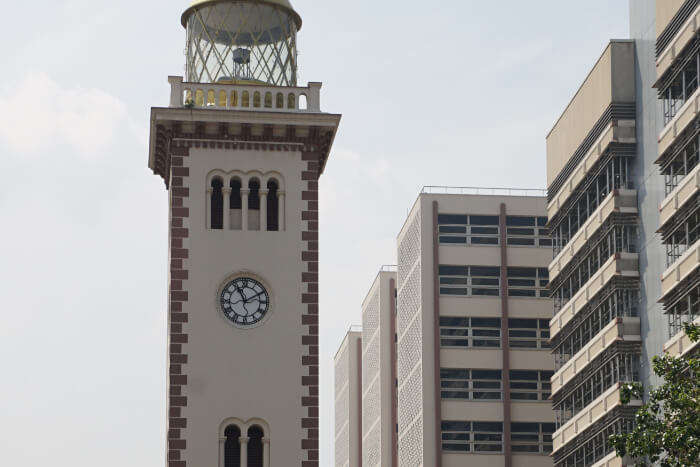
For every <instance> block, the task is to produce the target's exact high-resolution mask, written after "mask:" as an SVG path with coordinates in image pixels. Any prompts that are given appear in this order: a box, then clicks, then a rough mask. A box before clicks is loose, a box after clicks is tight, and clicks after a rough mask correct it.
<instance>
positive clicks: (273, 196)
mask: <svg viewBox="0 0 700 467" xmlns="http://www.w3.org/2000/svg"><path fill="white" fill-rule="evenodd" d="M267 189H268V193H267V230H269V231H272V232H275V231H277V230H279V200H278V199H277V193H278V192H279V185H278V184H277V180H274V179H273V180H270V181H268V182H267Z"/></svg>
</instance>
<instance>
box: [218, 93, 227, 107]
mask: <svg viewBox="0 0 700 467" xmlns="http://www.w3.org/2000/svg"><path fill="white" fill-rule="evenodd" d="M219 107H226V91H219Z"/></svg>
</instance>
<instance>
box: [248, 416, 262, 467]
mask: <svg viewBox="0 0 700 467" xmlns="http://www.w3.org/2000/svg"><path fill="white" fill-rule="evenodd" d="M263 436H264V433H263V430H262V428H260V427H259V426H258V425H253V426H251V427H250V428H248V438H249V441H248V467H262V466H263V445H262V438H263Z"/></svg>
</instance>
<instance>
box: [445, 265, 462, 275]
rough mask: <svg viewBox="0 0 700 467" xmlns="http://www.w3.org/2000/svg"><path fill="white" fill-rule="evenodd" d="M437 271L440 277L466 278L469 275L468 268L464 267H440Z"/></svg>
mask: <svg viewBox="0 0 700 467" xmlns="http://www.w3.org/2000/svg"><path fill="white" fill-rule="evenodd" d="M439 271H440V275H441V276H467V275H469V268H468V267H466V266H448V265H440V268H439Z"/></svg>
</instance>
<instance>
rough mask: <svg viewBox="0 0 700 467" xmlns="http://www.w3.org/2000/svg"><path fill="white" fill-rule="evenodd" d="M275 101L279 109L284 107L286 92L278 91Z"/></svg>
mask: <svg viewBox="0 0 700 467" xmlns="http://www.w3.org/2000/svg"><path fill="white" fill-rule="evenodd" d="M275 101H276V102H275V107H277V108H278V109H283V108H284V94H282V93H281V92H278V93H277V97H275Z"/></svg>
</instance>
